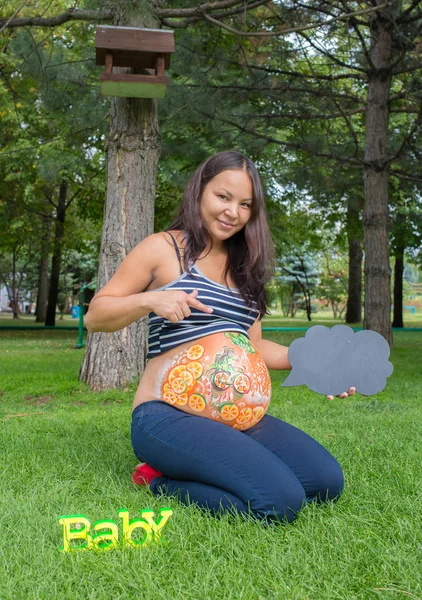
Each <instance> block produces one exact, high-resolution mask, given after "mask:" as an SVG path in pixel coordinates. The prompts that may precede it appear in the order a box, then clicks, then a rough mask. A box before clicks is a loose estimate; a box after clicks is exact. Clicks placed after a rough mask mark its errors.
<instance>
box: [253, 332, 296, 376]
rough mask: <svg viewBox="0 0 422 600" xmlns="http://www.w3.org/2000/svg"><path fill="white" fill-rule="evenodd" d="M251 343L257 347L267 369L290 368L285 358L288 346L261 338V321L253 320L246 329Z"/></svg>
mask: <svg viewBox="0 0 422 600" xmlns="http://www.w3.org/2000/svg"><path fill="white" fill-rule="evenodd" d="M248 333H249V337H250V339H251V342H252V344H253V345H254V346H255V347H256V348H257V350H258V351H259V353H260V354H261V356H262V358H263V359H264V362H265V364H266V365H267V368H268V369H280V370H285V369H291V368H292V366H291V364H290V363H289V360H288V358H287V353H288V351H289V348H288V346H281V345H280V344H276V343H275V342H270V341H269V340H264V339H263V338H262V328H261V321H255V323H254V324H253V325H252V327H251V328H250V329H249V331H248Z"/></svg>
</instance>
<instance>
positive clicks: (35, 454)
mask: <svg viewBox="0 0 422 600" xmlns="http://www.w3.org/2000/svg"><path fill="white" fill-rule="evenodd" d="M317 322H319V321H317V319H315V322H313V324H316V323H317ZM268 324H269V323H268ZM326 324H327V323H326ZM332 324H333V322H331V323H330V325H332ZM408 326H411V325H408ZM419 326H420V320H419ZM303 333H304V332H300V331H292V332H270V333H267V334H266V336H267V337H268V338H269V339H272V340H274V341H278V342H280V343H282V344H289V343H290V342H291V341H292V340H293V339H295V338H296V337H301V336H303ZM76 334H77V332H74V331H68V332H67V331H56V332H53V331H48V330H47V331H46V330H44V331H30V332H29V331H0V346H1V355H0V396H1V401H0V421H1V427H2V433H1V436H0V446H1V448H0V452H1V459H2V468H1V475H0V477H1V483H0V489H1V490H2V492H1V495H0V523H1V536H0V559H1V571H0V598H1V600H12V599H13V600H21V599H22V600H35V599H36V600H38V599H42V600H44V599H48V600H49V599H50V598H51V599H54V600H56V599H57V600H62V599H63V600H67V599H69V600H70V599H83V600H88V599H95V600H106V599H121V600H130V599H132V598H133V599H135V598H136V599H139V598H142V599H143V598H147V599H152V600H155V599H174V598H177V599H178V598H181V599H183V600H185V599H198V600H202V599H213V600H214V599H220V598H221V599H236V600H237V599H251V600H252V599H253V600H255V599H263V600H267V599H283V600H285V599H286V600H289V599H294V600H302V599H303V600H304V599H315V600H322V599H327V600H334V599H339V600H345V599H347V600H352V599H362V600H367V599H372V598H374V599H375V598H377V599H379V598H383V599H384V598H385V599H390V598H391V599H400V598H415V599H416V598H419V599H420V598H421V597H422V510H421V507H422V502H421V487H420V485H421V480H422V466H421V465H422V460H421V459H422V454H421V450H422V444H421V440H422V407H421V406H422V405H421V400H422V368H421V365H422V332H417V331H413V332H396V333H395V334H394V341H395V345H394V350H393V352H392V356H391V361H392V363H393V364H394V373H393V375H392V376H391V377H390V379H389V380H388V384H387V387H386V388H385V390H384V391H383V392H382V393H380V394H378V395H377V396H374V397H370V398H365V397H362V396H360V395H356V396H354V397H352V398H347V399H344V400H340V399H338V398H337V399H336V400H335V401H329V400H327V399H326V398H325V397H323V396H320V395H318V394H315V393H313V392H311V391H309V390H307V389H305V388H303V387H298V388H280V387H279V384H280V382H281V381H282V380H283V379H284V377H285V376H286V373H282V372H278V373H277V372H273V373H272V380H273V386H274V394H273V399H272V403H271V407H270V413H271V414H273V415H275V416H277V417H280V418H282V419H284V420H286V421H288V422H290V423H292V424H293V425H296V426H297V427H300V428H301V429H303V430H305V431H306V432H308V433H309V434H310V435H312V436H313V437H315V438H316V439H317V440H318V441H320V442H321V443H322V444H323V445H325V446H326V447H327V448H328V449H329V450H330V451H331V452H332V453H333V454H334V456H336V458H337V459H338V460H339V462H340V464H341V465H342V467H343V469H344V474H345V481H346V487H345V491H344V494H343V495H342V497H341V499H340V501H339V502H338V503H336V504H328V505H325V506H312V505H310V506H308V507H306V509H304V510H303V511H302V512H301V513H300V515H299V517H298V519H297V520H296V521H295V522H294V523H293V524H291V525H288V526H285V525H275V526H271V527H267V528H265V527H263V526H262V525H260V524H259V523H256V522H253V521H252V520H245V519H243V518H241V517H239V516H234V515H228V516H224V517H221V518H218V519H217V518H214V517H212V516H211V515H209V514H208V513H206V512H202V511H200V510H199V509H197V508H196V507H195V506H190V507H185V506H183V505H181V504H179V503H178V502H177V501H176V500H174V499H167V498H155V497H154V496H152V495H151V493H150V492H149V491H148V490H147V489H143V488H139V487H137V486H135V485H134V484H133V483H132V482H131V473H132V471H133V468H134V466H135V465H136V458H135V457H134V455H133V452H132V449H131V444H130V435H129V426H130V411H131V404H132V398H133V394H134V386H132V387H131V388H130V389H128V390H119V391H109V392H103V393H97V392H96V393H94V392H90V391H89V390H88V389H87V388H86V386H85V385H84V384H82V383H81V382H79V381H78V370H79V367H80V364H81V360H82V355H83V350H76V349H74V348H73V345H74V344H75V341H76V337H77V336H76ZM167 506H168V507H171V509H172V510H173V516H172V517H171V518H170V520H169V521H168V523H167V525H166V526H165V528H164V529H163V534H162V538H161V540H160V541H159V542H158V543H151V544H149V545H148V546H143V547H139V548H132V547H119V548H117V549H115V550H111V551H106V552H105V551H93V550H87V551H81V550H74V551H72V552H70V553H67V554H66V553H63V552H60V550H59V548H60V546H61V544H62V527H61V526H60V525H59V522H58V519H59V517H60V516H61V515H71V514H83V515H85V516H86V517H87V518H88V519H89V520H90V521H91V523H93V522H94V521H97V520H101V519H111V520H114V521H116V522H117V523H118V525H119V531H121V519H119V518H118V515H117V511H118V510H119V509H121V508H127V509H128V510H129V515H130V518H131V519H133V518H135V517H136V516H139V511H140V510H142V509H146V508H149V509H151V510H153V511H155V513H156V516H157V514H158V511H159V509H160V508H162V507H167Z"/></svg>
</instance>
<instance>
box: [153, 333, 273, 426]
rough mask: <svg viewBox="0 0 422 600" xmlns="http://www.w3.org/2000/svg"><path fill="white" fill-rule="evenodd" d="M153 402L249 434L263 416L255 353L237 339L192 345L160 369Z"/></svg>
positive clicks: (217, 337) (264, 387) (265, 386)
mask: <svg viewBox="0 0 422 600" xmlns="http://www.w3.org/2000/svg"><path fill="white" fill-rule="evenodd" d="M159 387H160V393H159V396H160V397H161V398H162V399H163V400H164V401H165V402H168V403H169V404H172V405H173V406H175V407H177V408H179V409H181V410H184V411H185V412H189V413H191V414H196V415H200V416H202V417H206V418H208V419H213V420H215V421H219V422H221V423H224V424H225V425H229V426H230V427H234V428H235V429H240V430H245V429H249V428H250V427H252V426H253V425H255V424H256V423H258V421H260V420H261V419H262V417H263V416H264V414H265V412H266V410H267V408H268V405H269V403H270V398H271V380H270V376H269V373H268V369H267V367H266V365H265V363H264V361H263V359H262V358H261V356H260V354H259V352H258V350H257V349H256V348H255V347H254V346H253V345H252V344H251V342H250V341H249V339H248V338H247V337H246V336H245V335H242V334H241V333H232V332H224V333H223V332H222V333H215V334H213V335H210V336H207V337H204V338H200V339H199V340H195V341H193V342H192V344H191V345H190V346H188V347H184V349H183V350H181V351H180V352H176V353H175V354H174V355H173V356H172V358H171V359H170V360H169V361H167V362H166V363H165V364H163V368H162V370H161V372H160V376H159Z"/></svg>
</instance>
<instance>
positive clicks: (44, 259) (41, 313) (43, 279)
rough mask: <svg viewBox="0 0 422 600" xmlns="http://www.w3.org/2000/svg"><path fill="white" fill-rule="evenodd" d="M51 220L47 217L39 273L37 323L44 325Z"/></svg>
mask: <svg viewBox="0 0 422 600" xmlns="http://www.w3.org/2000/svg"><path fill="white" fill-rule="evenodd" d="M50 232H51V220H50V219H49V218H48V217H45V223H44V238H43V241H42V245H41V260H40V266H39V272H38V294H37V307H36V309H35V322H36V323H44V321H45V319H46V317H47V302H48V250H49V245H50Z"/></svg>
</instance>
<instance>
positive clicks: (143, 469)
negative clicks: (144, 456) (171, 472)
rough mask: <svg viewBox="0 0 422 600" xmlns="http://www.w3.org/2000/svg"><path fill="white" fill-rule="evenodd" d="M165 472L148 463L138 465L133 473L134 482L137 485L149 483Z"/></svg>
mask: <svg viewBox="0 0 422 600" xmlns="http://www.w3.org/2000/svg"><path fill="white" fill-rule="evenodd" d="M162 476H163V474H162V473H160V471H157V469H154V467H151V465H148V464H147V463H141V464H140V465H137V467H136V469H135V472H134V473H133V475H132V481H133V483H136V484H137V485H149V484H150V483H151V481H152V480H153V479H154V478H155V477H162Z"/></svg>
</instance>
